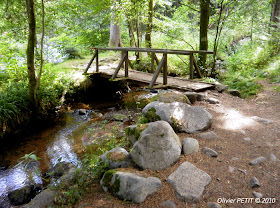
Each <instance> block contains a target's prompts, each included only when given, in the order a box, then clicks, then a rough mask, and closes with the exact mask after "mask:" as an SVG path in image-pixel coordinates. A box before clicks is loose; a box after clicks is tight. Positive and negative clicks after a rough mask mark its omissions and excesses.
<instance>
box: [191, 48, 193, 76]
mask: <svg viewBox="0 0 280 208" xmlns="http://www.w3.org/2000/svg"><path fill="white" fill-rule="evenodd" d="M190 79H191V80H193V53H191V54H190Z"/></svg>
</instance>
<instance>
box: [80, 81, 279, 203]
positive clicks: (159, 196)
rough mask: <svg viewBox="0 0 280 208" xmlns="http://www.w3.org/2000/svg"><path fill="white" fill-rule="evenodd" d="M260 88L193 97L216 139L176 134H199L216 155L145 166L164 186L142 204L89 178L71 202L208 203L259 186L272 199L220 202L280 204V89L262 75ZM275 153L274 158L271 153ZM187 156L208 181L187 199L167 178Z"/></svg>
mask: <svg viewBox="0 0 280 208" xmlns="http://www.w3.org/2000/svg"><path fill="white" fill-rule="evenodd" d="M261 84H263V85H264V91H263V92H261V93H259V94H258V96H256V97H255V98H251V99H248V100H243V99H240V98H238V97H233V96H231V95H229V94H226V93H218V92H215V91H207V92H205V94H207V96H208V97H214V98H216V99H218V100H219V101H220V104H209V103H207V102H197V103H196V104H195V105H198V106H202V107H204V108H206V109H207V110H208V111H209V112H210V113H211V114H212V115H213V117H214V120H213V125H212V127H211V129H210V131H214V132H215V133H216V134H217V135H218V136H219V139H218V140H211V141H205V140H202V139H198V138H197V134H195V135H188V134H185V133H181V134H179V136H180V138H181V139H183V138H185V137H194V138H196V139H198V141H199V144H200V149H201V148H202V147H205V146H207V147H210V148H212V149H214V150H216V151H217V152H218V157H217V158H211V157H209V156H206V155H203V154H202V153H201V151H200V152H198V153H196V154H192V155H188V156H184V155H181V157H180V159H179V161H178V162H177V163H176V164H175V165H174V166H172V167H170V168H168V169H166V170H163V171H150V170H145V171H143V172H144V173H147V174H149V175H151V176H156V177H158V178H160V179H161V181H162V184H163V186H162V188H161V189H160V190H159V191H158V192H157V193H155V194H153V195H151V196H149V197H147V199H146V200H145V201H144V202H143V203H142V204H140V205H137V204H133V203H131V202H124V201H121V200H118V199H116V198H114V197H113V196H112V195H110V194H109V193H105V192H103V191H102V189H101V188H100V186H99V185H98V184H93V190H92V193H91V194H88V195H87V196H86V197H85V198H84V200H83V201H81V202H80V203H79V204H77V205H76V206H75V207H79V208H82V207H84V208H86V207H87V208H90V207H100V208H101V207H102V208H109V207H112V208H118V207H143V208H147V207H151V208H154V207H160V204H161V203H162V202H164V201H166V200H171V201H173V202H174V203H175V204H176V205H177V207H179V208H181V207H182V208H183V207H199V208H200V207H207V202H217V201H218V200H221V198H226V199H236V200H237V199H238V198H253V195H252V191H256V192H260V193H262V194H263V197H264V198H275V199H276V202H275V203H265V204H256V203H255V202H253V203H240V202H239V203H236V202H235V203H232V204H230V203H220V205H222V207H275V208H278V207H280V188H279V187H280V177H279V176H280V160H279V159H280V92H277V91H275V90H274V89H273V84H269V83H267V82H265V81H262V83H261ZM252 116H258V117H261V118H265V119H269V120H271V121H272V123H271V124H263V123H260V122H257V121H255V120H254V119H252ZM259 156H264V157H266V160H265V161H264V162H263V163H262V164H260V165H256V166H251V165H249V164H248V162H249V161H250V160H252V159H254V158H256V157H259ZM275 157H276V159H275ZM185 161H189V162H191V163H193V164H194V165H195V166H197V167H198V168H200V169H202V170H204V171H205V172H207V173H208V174H209V175H210V176H211V178H212V181H211V183H210V184H209V185H208V186H207V187H206V189H205V192H204V194H203V197H202V199H201V201H200V202H199V203H198V204H196V205H192V204H186V203H184V202H181V201H179V200H178V199H177V198H176V196H175V193H174V191H173V189H172V188H171V186H170V184H168V182H167V181H166V178H167V177H168V176H169V175H170V174H171V173H172V172H173V171H174V170H175V169H176V168H177V167H178V166H179V165H180V164H181V163H183V162H185ZM252 177H257V178H258V179H259V181H260V185H261V186H260V187H259V188H254V189H253V188H250V187H249V185H248V182H249V180H250V179H251V178H252Z"/></svg>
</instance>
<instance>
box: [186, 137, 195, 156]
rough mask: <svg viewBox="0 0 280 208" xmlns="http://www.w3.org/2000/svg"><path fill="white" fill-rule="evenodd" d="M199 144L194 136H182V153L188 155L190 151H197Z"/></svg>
mask: <svg viewBox="0 0 280 208" xmlns="http://www.w3.org/2000/svg"><path fill="white" fill-rule="evenodd" d="M198 150H199V144H198V141H197V140H196V139H194V138H184V139H183V153H184V154H185V155H190V154H192V153H195V152H198Z"/></svg>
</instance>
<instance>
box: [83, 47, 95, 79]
mask: <svg viewBox="0 0 280 208" xmlns="http://www.w3.org/2000/svg"><path fill="white" fill-rule="evenodd" d="M97 51H98V50H95V53H94V55H93V57H92V58H91V60H90V61H89V63H88V65H87V67H86V69H85V70H84V74H85V73H87V71H88V70H89V68H90V66H91V64H92V62H93V60H94V59H95V57H96V56H97Z"/></svg>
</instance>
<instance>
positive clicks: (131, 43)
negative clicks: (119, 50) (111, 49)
mask: <svg viewBox="0 0 280 208" xmlns="http://www.w3.org/2000/svg"><path fill="white" fill-rule="evenodd" d="M128 30H129V37H130V47H135V44H136V41H135V36H134V29H133V23H132V20H131V19H128Z"/></svg>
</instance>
